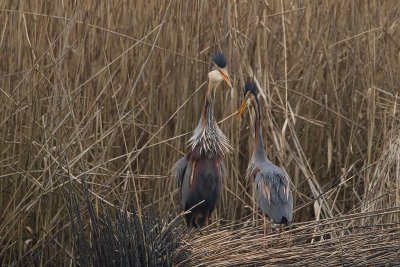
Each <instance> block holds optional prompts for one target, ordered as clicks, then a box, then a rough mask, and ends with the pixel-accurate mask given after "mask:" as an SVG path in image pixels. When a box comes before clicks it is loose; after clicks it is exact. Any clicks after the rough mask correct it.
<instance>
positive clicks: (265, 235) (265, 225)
mask: <svg viewBox="0 0 400 267" xmlns="http://www.w3.org/2000/svg"><path fill="white" fill-rule="evenodd" d="M263 222H264V223H263V226H264V227H263V228H264V240H266V239H267V238H266V237H267V224H266V220H265V216H263ZM265 245H266V242H264V249H265Z"/></svg>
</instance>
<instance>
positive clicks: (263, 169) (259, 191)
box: [238, 82, 293, 225]
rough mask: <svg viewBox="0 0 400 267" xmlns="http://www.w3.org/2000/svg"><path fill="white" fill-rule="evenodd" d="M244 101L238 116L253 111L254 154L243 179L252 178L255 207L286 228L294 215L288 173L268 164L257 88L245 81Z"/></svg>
mask: <svg viewBox="0 0 400 267" xmlns="http://www.w3.org/2000/svg"><path fill="white" fill-rule="evenodd" d="M244 96H245V99H244V101H243V103H242V105H241V107H240V109H239V113H238V115H239V117H240V116H242V114H243V113H244V112H245V111H246V108H247V106H249V107H252V108H253V109H254V112H255V116H256V118H255V121H254V133H255V134H254V138H255V141H254V147H253V154H252V157H251V160H250V163H249V165H248V168H247V171H246V177H247V178H248V179H249V178H250V179H252V181H253V189H254V192H255V195H256V198H257V202H258V206H259V207H260V209H261V211H262V212H263V213H264V215H267V216H268V217H269V218H270V219H271V220H272V222H273V223H274V224H280V225H289V224H290V223H291V222H292V217H293V216H292V215H293V196H292V191H291V190H290V178H289V176H288V174H287V173H286V172H285V171H284V170H282V169H281V168H279V167H278V166H276V165H274V164H273V163H271V162H270V161H269V160H268V158H267V154H266V153H265V150H264V142H263V136H262V130H261V109H260V103H259V101H258V97H257V86H256V84H254V83H251V82H247V83H246V84H245V87H244Z"/></svg>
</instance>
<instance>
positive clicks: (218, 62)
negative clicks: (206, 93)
mask: <svg viewBox="0 0 400 267" xmlns="http://www.w3.org/2000/svg"><path fill="white" fill-rule="evenodd" d="M208 79H209V80H210V81H211V82H216V83H220V82H222V81H225V82H226V83H227V84H228V85H229V87H231V88H232V83H231V78H230V77H229V74H228V71H227V70H226V59H225V55H224V54H223V53H222V52H219V53H217V54H215V55H214V56H213V58H212V62H211V71H210V72H209V73H208Z"/></svg>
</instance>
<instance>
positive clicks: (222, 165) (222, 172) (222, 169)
mask: <svg viewBox="0 0 400 267" xmlns="http://www.w3.org/2000/svg"><path fill="white" fill-rule="evenodd" d="M220 168H221V178H222V182H223V183H224V182H225V179H226V167H225V164H224V163H223V162H221V163H220Z"/></svg>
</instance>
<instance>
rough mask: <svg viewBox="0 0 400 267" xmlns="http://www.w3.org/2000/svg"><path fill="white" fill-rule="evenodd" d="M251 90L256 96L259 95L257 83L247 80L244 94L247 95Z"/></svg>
mask: <svg viewBox="0 0 400 267" xmlns="http://www.w3.org/2000/svg"><path fill="white" fill-rule="evenodd" d="M249 91H250V92H251V93H252V94H253V95H254V96H257V85H256V84H255V83H254V82H246V84H245V85H244V95H246V94H247V92H249Z"/></svg>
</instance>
